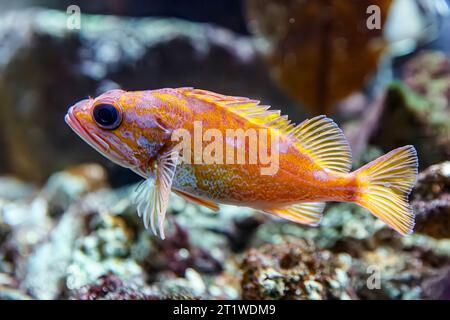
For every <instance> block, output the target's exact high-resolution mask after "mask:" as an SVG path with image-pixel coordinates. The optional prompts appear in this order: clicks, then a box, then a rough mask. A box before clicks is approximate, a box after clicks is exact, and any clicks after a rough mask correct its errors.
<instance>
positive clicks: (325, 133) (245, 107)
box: [180, 88, 352, 173]
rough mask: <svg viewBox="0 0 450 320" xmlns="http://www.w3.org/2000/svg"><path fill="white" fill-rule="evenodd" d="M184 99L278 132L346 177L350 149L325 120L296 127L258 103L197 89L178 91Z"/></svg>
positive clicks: (323, 118)
mask: <svg viewBox="0 0 450 320" xmlns="http://www.w3.org/2000/svg"><path fill="white" fill-rule="evenodd" d="M180 90H181V91H182V92H183V93H184V94H186V95H187V96H194V97H196V98H198V99H200V100H203V101H206V102H210V103H214V104H216V105H219V106H222V107H224V108H227V109H229V110H230V111H231V112H234V113H235V114H237V115H239V116H242V117H244V118H246V119H248V120H249V121H251V122H252V123H255V124H258V125H262V126H265V127H268V128H269V127H270V128H271V129H274V130H278V131H279V132H280V134H283V135H286V136H289V137H291V138H293V139H295V143H296V144H297V146H298V147H299V148H300V149H301V151H303V152H304V153H306V154H308V155H309V156H311V158H313V160H314V161H315V162H316V163H317V164H319V165H320V166H321V167H323V168H325V169H328V170H330V171H335V172H344V173H347V172H349V171H350V169H351V164H352V159H351V150H350V145H349V144H348V142H347V140H346V139H345V137H344V134H343V133H342V130H341V129H339V127H338V126H337V125H336V123H334V122H333V120H331V119H329V118H327V117H326V116H323V115H322V116H318V117H315V118H312V119H307V120H305V121H303V122H302V123H301V124H299V125H298V126H295V125H294V124H292V123H291V121H290V120H288V117H287V116H282V115H281V114H280V111H279V110H269V108H270V106H266V105H260V104H259V101H258V100H252V99H249V98H245V97H234V96H226V95H222V94H219V93H215V92H210V91H206V90H200V89H192V88H182V89H180Z"/></svg>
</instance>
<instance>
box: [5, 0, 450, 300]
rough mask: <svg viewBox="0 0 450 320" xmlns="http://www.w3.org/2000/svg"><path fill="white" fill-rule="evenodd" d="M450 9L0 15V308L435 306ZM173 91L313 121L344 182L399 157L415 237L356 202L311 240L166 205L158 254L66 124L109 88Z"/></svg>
mask: <svg viewBox="0 0 450 320" xmlns="http://www.w3.org/2000/svg"><path fill="white" fill-rule="evenodd" d="M373 5H375V6H376V8H375V9H373V7H372V9H370V10H369V7H371V6H373ZM448 5H449V3H448V1H445V0H430V1H427V0H417V1H416V0H326V1H325V0H314V1H312V0H215V1H207V0H189V1H183V0H178V1H164V0H151V1H144V0H139V1H124V0H114V1H88V0H85V1H44V0H42V1H33V0H30V1H26V0H21V1H6V0H1V1H0V299H153V300H154V299H302V300H303V299H449V298H450V241H449V239H450V161H449V158H450V60H449V56H450V31H449V30H450V10H449V6H448ZM78 10H79V12H78ZM373 10H375V11H373ZM78 13H80V14H79V15H78ZM377 13H378V14H379V16H376V15H377ZM374 15H375V16H374ZM377 17H378V18H377ZM78 18H80V19H78ZM371 19H372V20H371ZM373 19H375V20H373ZM369 25H370V26H372V27H369ZM185 86H193V87H196V88H201V89H207V90H211V91H217V92H219V93H223V94H230V95H238V96H246V97H250V98H254V99H258V100H261V101H263V102H264V104H268V105H271V106H272V107H273V108H276V109H280V110H282V113H283V114H288V115H289V118H290V119H292V120H294V121H295V122H297V123H300V122H301V121H302V120H304V119H306V118H307V117H312V116H314V115H318V114H326V115H328V116H329V117H331V118H333V119H334V120H335V121H336V122H337V123H338V124H339V125H340V126H341V127H342V128H343V130H344V132H345V134H346V136H347V138H348V140H349V142H350V144H351V146H352V150H353V157H354V166H353V167H354V168H357V167H359V166H360V165H361V164H365V163H367V162H368V161H370V160H372V159H374V158H376V157H378V156H380V155H381V154H383V153H386V152H388V151H390V150H392V149H394V148H396V147H399V146H403V145H407V144H413V145H414V146H415V147H416V149H417V151H418V155H419V163H420V168H419V171H420V174H419V177H418V181H417V184H416V187H415V188H414V190H413V192H412V194H411V196H410V200H411V202H412V205H413V207H414V210H415V213H416V228H415V232H414V234H413V235H412V236H409V237H406V238H402V237H400V236H399V235H397V234H395V233H394V231H392V230H390V229H388V228H387V227H386V226H385V225H384V224H383V223H382V222H380V221H378V220H376V219H375V218H374V217H372V216H371V215H370V214H369V213H368V212H367V211H365V210H364V209H361V208H359V207H357V206H356V205H353V204H345V203H340V204H337V203H336V204H335V203H331V204H329V205H328V206H327V209H326V212H325V217H324V219H323V221H322V223H321V225H320V226H319V227H317V228H309V227H306V226H301V225H297V224H294V223H291V222H287V221H284V220H279V219H276V218H273V217H269V216H266V215H262V214H260V213H257V212H254V211H253V210H252V209H248V208H241V207H233V206H222V207H221V210H220V212H218V213H214V212H212V211H210V210H209V209H205V208H200V207H198V206H197V205H195V204H192V203H187V202H186V201H185V200H183V199H181V198H179V197H177V196H175V195H172V198H171V200H170V208H169V214H168V216H169V218H168V224H167V227H166V229H167V232H166V233H167V238H166V239H165V240H161V239H159V238H157V237H155V236H153V235H151V233H150V232H148V230H145V229H144V227H143V224H142V223H141V221H140V219H139V218H138V217H137V215H136V209H135V207H134V206H133V204H132V203H131V201H130V199H131V197H132V195H133V192H134V190H135V189H136V184H137V183H138V182H139V181H140V178H139V177H138V176H136V175H135V174H133V173H132V172H131V171H129V170H127V169H124V168H120V167H118V166H116V165H114V164H112V163H111V162H110V161H108V160H107V159H105V158H103V157H102V156H101V155H100V154H98V153H97V152H96V151H95V150H93V149H92V148H91V147H90V146H88V145H87V144H86V143H84V142H83V141H82V140H81V139H79V138H78V137H77V136H76V135H75V134H74V133H73V132H72V131H71V130H70V128H69V127H68V126H67V125H66V123H65V122H64V115H65V113H66V112H67V109H68V108H69V107H70V106H71V105H73V104H74V103H76V102H77V101H79V100H81V99H84V98H86V97H88V96H97V95H99V94H101V93H103V92H104V91H106V90H109V89H115V88H122V89H124V90H150V89H158V88H164V87H185Z"/></svg>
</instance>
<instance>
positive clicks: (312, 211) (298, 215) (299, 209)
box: [264, 202, 325, 226]
mask: <svg viewBox="0 0 450 320" xmlns="http://www.w3.org/2000/svg"><path fill="white" fill-rule="evenodd" d="M324 208H325V202H303V203H298V204H294V205H290V206H287V207H281V208H273V209H266V210H264V212H267V213H271V214H274V215H276V216H278V217H281V218H284V219H287V220H291V221H293V222H296V223H301V224H306V225H310V226H317V225H318V224H319V223H320V220H322V212H323V209H324Z"/></svg>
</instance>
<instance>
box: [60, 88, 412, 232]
mask: <svg viewBox="0 0 450 320" xmlns="http://www.w3.org/2000/svg"><path fill="white" fill-rule="evenodd" d="M65 120H66V122H67V124H68V125H69V126H70V127H71V128H72V129H73V130H74V131H75V132H76V133H77V134H78V135H79V136H80V137H81V138H83V140H85V141H86V142H87V143H88V144H89V145H91V146H92V147H93V148H94V149H96V150H97V151H99V152H100V153H101V154H102V155H104V156H105V157H107V158H108V159H110V160H111V161H113V162H115V163H117V164H119V165H121V166H123V167H126V168H130V169H131V170H133V171H134V172H136V173H137V174H139V175H141V176H142V177H144V178H145V179H146V182H145V183H143V184H141V185H140V187H139V189H138V190H137V196H136V199H135V200H136V203H137V212H138V214H139V216H141V217H142V218H143V220H144V224H145V227H146V228H148V227H149V226H150V227H151V229H152V231H153V232H154V233H155V234H157V229H158V230H159V234H160V236H161V237H162V238H164V227H163V226H164V225H163V223H164V220H165V214H166V210H167V207H168V203H169V195H170V192H171V191H174V192H175V193H177V194H178V195H180V196H182V197H184V198H186V199H189V200H190V201H193V202H195V203H198V204H201V205H204V206H206V207H208V208H211V209H213V210H218V208H219V207H218V205H217V203H226V204H233V205H239V206H246V207H251V208H254V209H256V210H259V211H262V212H266V213H270V214H273V215H276V216H279V217H282V218H285V219H288V220H291V221H294V222H297V223H301V224H305V225H310V226H316V225H318V224H319V222H320V221H321V218H322V212H323V210H324V207H325V202H327V201H339V202H354V203H356V204H358V205H360V206H362V207H364V208H366V209H367V210H369V211H370V212H371V213H372V214H374V215H375V216H376V217H378V218H380V219H381V220H382V221H384V222H385V223H386V224H388V225H389V226H390V227H391V228H393V229H394V230H396V231H397V232H399V233H400V234H402V235H407V234H410V233H411V232H412V231H413V228H414V213H413V211H412V208H411V206H410V205H409V203H408V195H409V193H410V191H411V189H412V187H413V185H414V183H415V180H416V176H417V165H418V160H417V154H416V151H415V149H414V147H413V146H405V147H401V148H398V149H395V150H393V151H391V152H389V153H387V154H385V155H384V156H382V157H380V158H378V159H376V160H374V161H372V162H370V163H368V164H366V165H365V166H363V167H362V168H360V169H358V170H356V171H353V172H350V169H351V163H352V160H351V150H350V146H349V144H348V142H347V141H346V139H345V137H344V135H343V133H342V131H341V130H340V129H339V128H338V126H337V125H336V124H335V123H334V122H333V121H332V120H331V119H328V118H326V117H325V116H318V117H315V118H312V119H307V120H305V121H303V122H302V123H300V124H299V125H294V124H292V123H290V121H289V120H288V119H287V117H286V116H281V115H280V112H279V111H276V110H270V109H269V107H268V106H264V105H260V104H259V101H256V100H251V99H248V98H243V97H233V96H226V95H221V94H217V93H213V92H209V91H205V90H199V89H193V88H178V89H160V90H148V91H136V92H126V91H123V90H111V91H108V92H106V93H104V94H102V95H100V96H99V97H97V98H95V99H86V100H82V101H80V102H78V103H77V104H75V105H74V106H72V107H71V108H70V109H69V111H68V113H67V115H66V117H65ZM199 124H200V125H201V128H200V129H201V130H206V132H209V133H208V134H207V133H206V132H204V134H203V135H202V134H200V138H199V137H198V132H196V131H199V128H198V125H199ZM208 130H209V131H208ZM233 130H234V131H233ZM239 130H241V131H240V132H241V133H242V132H244V133H246V134H248V133H249V132H253V133H254V132H259V133H265V135H260V136H259V138H260V140H259V141H257V142H256V145H258V147H255V146H252V144H251V143H250V142H251V138H254V136H255V135H253V136H252V135H250V134H248V135H246V136H243V137H242V136H241V137H238V136H237V135H234V136H233V135H232V136H231V138H230V136H228V133H229V132H232V133H233V132H234V133H236V132H238V131H239ZM252 130H253V131H252ZM180 133H182V134H181V135H182V136H183V139H180ZM185 134H189V135H191V136H193V137H194V139H193V141H192V140H191V141H187V140H186V141H185V139H187V138H186V135H185ZM196 134H197V137H196ZM174 137H175V138H174ZM275 138H276V139H275ZM240 139H241V140H240ZM180 140H181V142H180ZM247 141H248V143H247ZM268 141H270V142H271V143H270V144H271V147H272V145H276V148H273V149H270V152H268V151H267V152H266V154H263V153H261V154H259V155H260V156H262V155H264V156H265V160H267V159H269V160H270V159H272V160H273V161H272V163H268V162H267V161H266V162H264V164H263V162H262V161H259V162H258V161H256V162H255V161H254V160H255V159H253V162H252V161H251V160H252V159H250V158H252V156H251V153H252V152H253V151H254V150H258V152H259V151H261V150H262V149H263V148H262V147H264V146H266V147H267V146H268V145H269V143H268ZM182 142H183V143H184V144H183V146H184V147H183V148H182V149H183V150H182V151H183V152H181V149H180V145H182ZM213 142H215V145H214V147H211V144H212V143H213ZM253 142H255V141H253ZM275 142H276V143H275ZM221 143H222V146H223V147H224V148H225V149H226V151H223V152H222V151H221V150H219V149H218V146H219V147H220V145H221ZM253 144H255V143H253ZM187 149H188V150H187ZM229 152H230V153H229ZM239 152H241V154H240V155H241V156H242V155H244V158H245V159H244V158H242V159H241V160H245V161H241V162H239V161H236V159H237V158H238V156H239ZM185 153H186V154H187V155H186V154H185ZM208 155H209V156H211V157H212V158H213V160H214V161H212V162H211V161H210V159H208V157H207V156H208ZM181 159H183V161H181ZM223 159H225V160H231V161H223ZM205 160H208V161H209V162H208V161H205ZM236 162H238V163H236ZM273 164H275V165H276V166H275V165H274V166H273V167H274V168H272V169H274V170H271V172H269V174H267V173H265V174H264V173H263V169H264V168H265V169H268V167H269V166H270V165H273ZM269 171H270V170H269Z"/></svg>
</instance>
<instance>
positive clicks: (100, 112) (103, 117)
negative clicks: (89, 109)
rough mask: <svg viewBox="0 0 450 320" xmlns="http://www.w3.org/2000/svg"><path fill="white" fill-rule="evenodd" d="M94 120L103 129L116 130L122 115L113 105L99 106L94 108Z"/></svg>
mask: <svg viewBox="0 0 450 320" xmlns="http://www.w3.org/2000/svg"><path fill="white" fill-rule="evenodd" d="M93 115H94V119H95V121H96V122H97V123H98V124H99V125H100V126H102V127H105V128H108V129H114V128H115V127H117V126H118V125H119V122H120V118H119V117H120V115H119V111H118V110H117V108H116V107H115V106H113V105H111V104H99V105H98V106H95V108H94V112H93Z"/></svg>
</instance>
